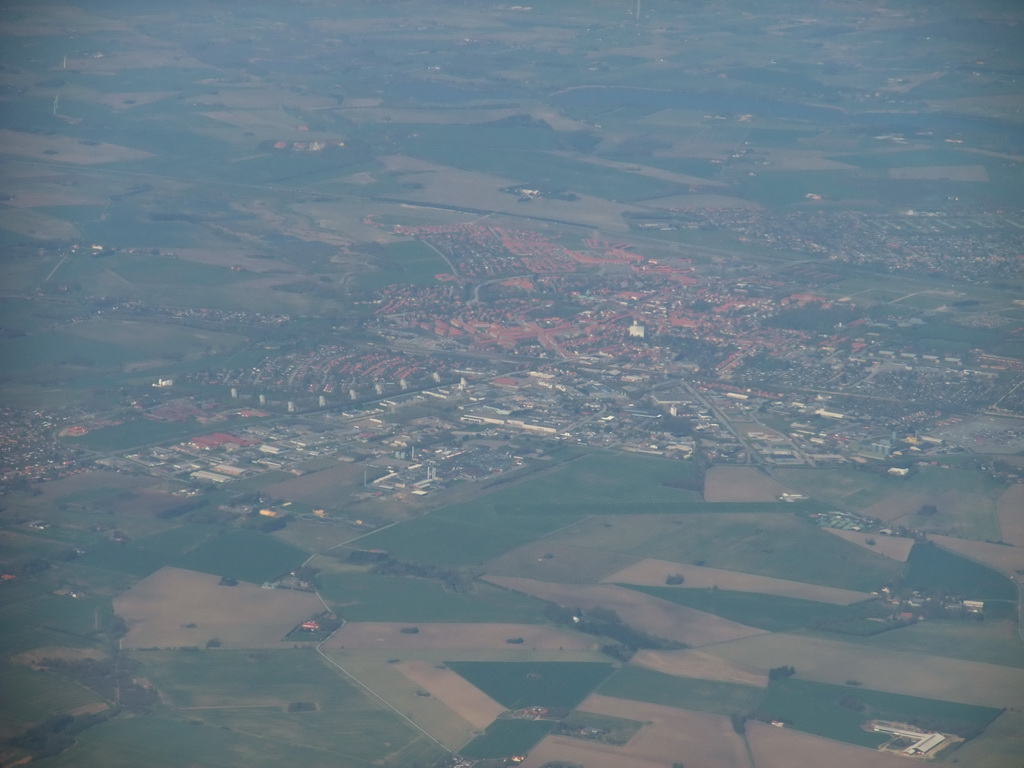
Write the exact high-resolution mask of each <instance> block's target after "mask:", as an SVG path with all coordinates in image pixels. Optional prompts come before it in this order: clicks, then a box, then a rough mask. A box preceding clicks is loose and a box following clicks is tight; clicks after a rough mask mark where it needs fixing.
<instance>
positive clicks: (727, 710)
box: [597, 664, 764, 715]
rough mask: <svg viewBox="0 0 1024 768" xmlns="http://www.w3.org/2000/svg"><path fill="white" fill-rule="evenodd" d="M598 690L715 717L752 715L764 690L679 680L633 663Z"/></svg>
mask: <svg viewBox="0 0 1024 768" xmlns="http://www.w3.org/2000/svg"><path fill="white" fill-rule="evenodd" d="M597 690H598V693H600V694H601V695H602V696H611V697H614V698H617V699H630V700H633V701H643V702H647V703H648V704H659V705H662V706H666V707H677V708H680V709H693V710H697V711H699V712H707V713H709V714H713V715H731V714H733V713H737V712H738V713H743V712H749V711H750V710H752V709H753V708H754V707H756V706H757V702H758V701H759V700H760V698H761V695H762V694H763V693H764V689H763V687H755V686H751V685H743V684H740V683H727V682H722V681H718V680H705V679H700V678H693V677H677V676H675V675H667V674H665V673H663V672H657V671H655V670H653V669H649V668H646V667H638V666H633V665H632V664H628V665H626V666H624V667H622V668H620V669H618V670H616V672H615V674H614V675H612V676H611V677H610V678H608V679H607V680H606V681H605V682H604V683H603V684H602V685H601V687H600V688H598V689H597Z"/></svg>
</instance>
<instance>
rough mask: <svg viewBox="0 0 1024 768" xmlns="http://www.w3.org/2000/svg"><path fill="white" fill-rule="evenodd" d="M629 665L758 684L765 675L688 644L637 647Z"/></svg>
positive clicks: (760, 683)
mask: <svg viewBox="0 0 1024 768" xmlns="http://www.w3.org/2000/svg"><path fill="white" fill-rule="evenodd" d="M629 663H630V665H631V666H635V667H643V668H644V669H650V670H653V671H655V672H660V673H662V674H665V675H672V676H674V677H692V678H696V679H698V680H713V681H717V682H722V683H736V684H739V685H750V686H755V687H762V686H764V684H765V681H766V677H765V675H764V673H763V672H762V671H761V670H759V669H751V668H748V667H745V666H743V665H741V664H735V663H733V662H730V661H726V660H725V659H723V658H720V657H718V656H715V655H714V654H711V653H708V652H707V651H700V650H695V649H693V648H688V649H686V650H683V651H651V650H640V651H637V652H636V653H635V654H634V655H633V658H631V659H630V660H629Z"/></svg>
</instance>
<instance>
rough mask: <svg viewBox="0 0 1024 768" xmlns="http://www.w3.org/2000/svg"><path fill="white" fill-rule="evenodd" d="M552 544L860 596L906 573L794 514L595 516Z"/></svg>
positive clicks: (553, 538) (562, 533) (556, 537)
mask: <svg viewBox="0 0 1024 768" xmlns="http://www.w3.org/2000/svg"><path fill="white" fill-rule="evenodd" d="M723 503H725V502H723ZM786 506H788V507H790V508H791V507H792V506H793V505H786ZM545 542H546V543H547V542H550V543H552V544H568V545H571V546H574V547H579V548H582V549H592V550H595V551H597V552H614V553H618V554H622V555H627V556H632V557H640V558H653V559H658V560H668V561H672V562H678V563H681V564H683V563H686V564H695V565H700V566H706V567H710V568H720V569H723V570H728V571H739V572H742V573H748V574H752V575H757V576H770V577H772V578H776V579H786V580H790V581H799V582H806V583H811V584H821V585H824V586H828V587H838V588H841V589H849V590H853V591H858V592H871V591H873V590H876V589H878V588H879V586H881V585H882V584H884V583H886V582H887V581H889V580H890V579H892V578H893V577H895V576H896V575H897V574H898V573H899V572H900V564H899V563H896V562H894V561H892V560H888V559H887V558H883V557H879V556H878V555H876V554H874V553H873V552H867V551H865V550H864V549H863V548H862V547H857V546H856V545H853V544H850V543H848V542H845V541H843V540H841V539H838V538H836V537H834V536H830V535H829V534H827V533H825V532H824V531H822V530H821V529H820V528H818V527H817V526H813V525H811V524H809V523H807V522H806V521H803V520H801V519H799V518H798V517H797V516H796V515H794V514H792V511H790V513H789V514H785V515H783V514H743V513H736V514H708V513H698V514H688V515H678V516H674V515H633V516H630V517H628V518H627V517H610V516H609V517H595V518H591V519H587V520H582V521H580V522H578V523H576V524H575V525H572V526H570V527H567V528H565V529H563V530H561V531H558V532H557V533H553V534H552V535H551V536H549V537H547V539H545Z"/></svg>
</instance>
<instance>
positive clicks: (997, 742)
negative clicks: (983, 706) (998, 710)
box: [954, 710, 1024, 768]
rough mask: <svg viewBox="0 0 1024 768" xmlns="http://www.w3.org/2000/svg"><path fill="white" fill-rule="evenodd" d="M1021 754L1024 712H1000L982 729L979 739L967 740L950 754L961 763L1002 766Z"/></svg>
mask: <svg viewBox="0 0 1024 768" xmlns="http://www.w3.org/2000/svg"><path fill="white" fill-rule="evenodd" d="M1022 753H1024V713H1022V712H1020V711H1009V710H1008V711H1006V712H1003V714H1001V715H1000V716H999V717H997V718H996V719H995V721H994V722H993V723H992V724H991V725H989V727H988V728H986V729H985V734H984V736H982V738H980V739H974V740H971V741H968V742H967V743H966V744H964V745H963V746H961V747H960V749H959V750H957V752H956V753H955V755H954V757H955V758H956V759H957V760H959V762H960V764H961V765H970V766H975V767H976V768H1006V766H1012V765H1014V764H1015V763H1016V762H1018V761H1019V760H1020V756H1021V754H1022Z"/></svg>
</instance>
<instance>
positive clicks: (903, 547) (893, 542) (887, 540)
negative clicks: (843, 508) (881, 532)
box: [825, 528, 914, 563]
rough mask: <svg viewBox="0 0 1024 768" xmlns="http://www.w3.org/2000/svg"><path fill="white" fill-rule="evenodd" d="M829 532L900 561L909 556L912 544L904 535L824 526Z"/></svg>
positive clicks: (911, 540)
mask: <svg viewBox="0 0 1024 768" xmlns="http://www.w3.org/2000/svg"><path fill="white" fill-rule="evenodd" d="M825 530H826V531H828V532H829V533H831V534H833V535H835V536H838V537H839V538H841V539H843V540H844V541H848V542H850V543H851V544H856V545H858V546H860V547H866V548H868V549H870V550H871V551H872V552H877V553H878V554H880V555H882V556H884V557H890V558H892V559H893V560H897V561H899V562H901V563H905V562H907V558H908V557H910V550H911V549H912V548H913V546H914V540H913V539H908V538H907V537H906V536H878V535H874V536H873V535H871V534H870V533H860V532H859V531H841V530H839V529H838V528H826V529H825Z"/></svg>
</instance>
